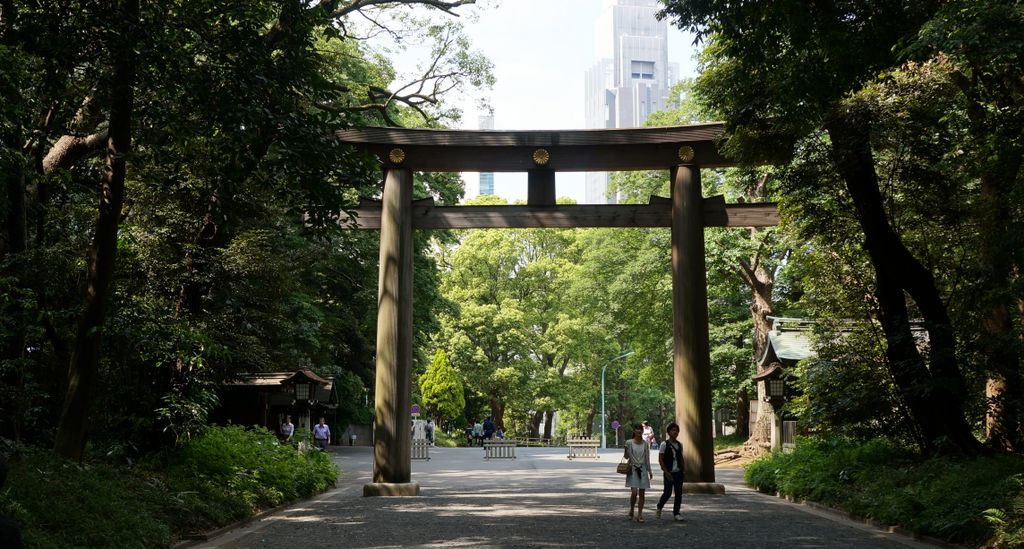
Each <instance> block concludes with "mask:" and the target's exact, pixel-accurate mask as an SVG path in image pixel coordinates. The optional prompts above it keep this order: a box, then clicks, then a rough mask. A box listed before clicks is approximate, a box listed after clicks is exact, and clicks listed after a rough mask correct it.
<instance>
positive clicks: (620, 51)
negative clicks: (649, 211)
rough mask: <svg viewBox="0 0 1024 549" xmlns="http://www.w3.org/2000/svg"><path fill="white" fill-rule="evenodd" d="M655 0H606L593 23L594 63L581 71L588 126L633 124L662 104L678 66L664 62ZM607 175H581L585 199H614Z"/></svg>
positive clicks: (664, 40) (663, 30) (664, 28)
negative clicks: (599, 15) (583, 71)
mask: <svg viewBox="0 0 1024 549" xmlns="http://www.w3.org/2000/svg"><path fill="white" fill-rule="evenodd" d="M661 8H662V5H661V3H660V2H659V1H658V0H606V2H605V5H604V8H603V10H602V13H601V17H600V18H599V19H598V22H597V52H598V59H599V60H598V62H597V63H596V64H595V65H594V66H592V67H591V68H590V69H589V70H587V72H586V77H585V84H584V92H585V94H586V98H585V99H586V126H587V128H635V127H637V126H640V125H642V124H643V123H644V121H645V120H647V116H648V115H650V114H651V113H652V112H654V111H657V110H661V109H664V108H665V102H666V99H667V98H668V93H669V89H670V88H671V87H672V85H673V84H675V82H676V80H677V79H678V75H679V65H678V64H676V63H669V62H668V23H667V22H665V21H658V19H657V18H656V17H655V14H656V13H657V12H658V10H659V9H661ZM607 195H608V174H607V173H588V174H587V175H586V191H585V199H586V202H587V203H590V204H603V203H608V204H614V203H615V202H616V199H615V197H608V196H607Z"/></svg>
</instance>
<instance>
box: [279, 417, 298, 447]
mask: <svg viewBox="0 0 1024 549" xmlns="http://www.w3.org/2000/svg"><path fill="white" fill-rule="evenodd" d="M294 434H295V426H294V425H292V416H284V423H282V424H281V442H291V440H292V435H294Z"/></svg>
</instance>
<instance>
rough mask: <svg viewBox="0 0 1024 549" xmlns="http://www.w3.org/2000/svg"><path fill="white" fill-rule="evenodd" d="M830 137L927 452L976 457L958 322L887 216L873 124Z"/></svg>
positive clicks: (855, 121)
mask: <svg viewBox="0 0 1024 549" xmlns="http://www.w3.org/2000/svg"><path fill="white" fill-rule="evenodd" d="M827 130H828V133H829V136H830V137H831V139H832V155H833V161H834V162H835V164H836V168H837V170H838V172H839V174H840V176H841V177H842V178H843V180H844V181H845V182H846V188H847V190H848V191H849V193H850V196H851V198H852V199H853V202H854V205H855V206H856V209H857V218H858V220H859V222H860V225H861V228H862V229H863V231H864V236H865V242H864V248H865V250H866V251H867V252H868V256H869V257H870V260H871V264H872V267H873V268H874V271H875V282H876V287H875V298H876V300H877V302H878V303H877V305H878V311H877V315H878V320H879V322H880V323H881V325H882V329H883V332H884V333H885V337H886V342H887V347H886V357H887V361H888V366H889V371H890V373H891V374H892V377H893V381H894V382H895V383H896V386H897V388H898V390H899V392H900V395H901V396H902V398H903V400H904V401H905V402H906V404H907V408H908V409H909V410H910V412H911V417H912V419H913V420H914V421H915V423H917V425H918V426H920V428H921V433H922V434H923V436H924V439H925V448H923V450H925V451H943V452H953V453H961V454H966V455H975V454H977V453H979V452H980V451H981V445H980V443H979V442H978V440H977V439H976V438H975V437H974V435H973V434H972V433H971V429H970V426H969V425H968V424H967V420H966V418H965V416H964V411H963V404H962V403H963V399H964V396H965V394H966V389H965V383H964V379H963V376H962V375H961V373H960V369H959V366H958V364H957V357H956V349H955V339H954V334H953V327H952V323H951V322H950V320H949V316H948V314H947V311H946V306H945V304H944V303H943V302H942V300H941V298H940V296H939V292H938V288H937V287H936V285H935V279H934V278H933V277H932V274H931V272H929V271H928V270H927V269H925V268H924V266H923V265H921V263H920V262H919V261H918V260H917V259H916V258H915V257H914V256H913V255H912V254H911V253H910V251H909V250H908V249H907V248H906V247H905V246H904V245H903V242H902V241H901V239H900V237H899V235H897V234H896V232H895V230H893V228H892V226H891V225H890V224H889V221H888V219H887V217H886V214H885V209H884V202H883V198H882V193H881V191H880V190H879V185H878V177H877V174H876V172H875V164H874V158H873V155H872V152H871V144H870V139H869V136H870V128H869V122H868V120H867V119H865V118H864V116H863V115H861V114H859V113H858V112H856V110H855V108H852V109H850V110H847V111H845V112H842V113H838V114H837V116H836V117H835V118H834V119H833V120H831V121H830V122H829V123H828V124H827ZM904 291H906V292H907V293H908V294H910V296H911V298H913V299H914V301H915V303H916V304H917V306H918V308H919V309H920V311H921V315H922V316H923V318H924V322H925V327H926V329H927V331H928V336H929V344H930V345H931V353H930V358H931V367H930V368H929V367H928V366H926V364H925V361H924V359H923V357H922V356H921V353H920V352H919V351H918V348H917V342H916V340H915V339H914V337H913V334H912V333H911V331H910V318H909V314H908V308H907V301H906V297H905V295H904Z"/></svg>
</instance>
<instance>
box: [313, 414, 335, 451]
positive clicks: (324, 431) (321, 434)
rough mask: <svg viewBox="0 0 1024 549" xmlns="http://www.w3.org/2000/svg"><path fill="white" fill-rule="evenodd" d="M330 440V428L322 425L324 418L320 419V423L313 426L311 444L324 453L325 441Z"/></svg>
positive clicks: (325, 448) (324, 424)
mask: <svg viewBox="0 0 1024 549" xmlns="http://www.w3.org/2000/svg"><path fill="white" fill-rule="evenodd" d="M330 438H331V428H330V427H328V426H327V424H326V423H324V418H320V423H317V424H316V425H314V426H313V442H314V443H315V444H316V447H317V448H319V449H321V450H324V451H326V450H327V441H328V440H330Z"/></svg>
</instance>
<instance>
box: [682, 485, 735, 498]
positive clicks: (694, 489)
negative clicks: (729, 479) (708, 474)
mask: <svg viewBox="0 0 1024 549" xmlns="http://www.w3.org/2000/svg"><path fill="white" fill-rule="evenodd" d="M683 493H684V494H714V495H717V496H720V495H722V494H724V493H725V486H724V485H722V484H719V483H717V482H684V483H683Z"/></svg>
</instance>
